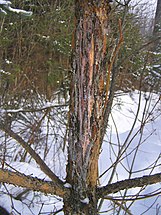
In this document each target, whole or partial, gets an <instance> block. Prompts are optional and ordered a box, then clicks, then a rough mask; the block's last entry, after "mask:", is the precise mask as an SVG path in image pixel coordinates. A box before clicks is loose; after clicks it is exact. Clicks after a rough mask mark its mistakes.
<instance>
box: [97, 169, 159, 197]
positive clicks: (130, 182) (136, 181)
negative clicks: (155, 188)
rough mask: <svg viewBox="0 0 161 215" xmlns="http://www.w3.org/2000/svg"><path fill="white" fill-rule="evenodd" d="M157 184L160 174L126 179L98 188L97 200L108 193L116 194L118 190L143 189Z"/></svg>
mask: <svg viewBox="0 0 161 215" xmlns="http://www.w3.org/2000/svg"><path fill="white" fill-rule="evenodd" d="M159 182H161V173H157V174H154V175H146V176H143V177H138V178H133V179H126V180H123V181H119V182H116V183H113V184H108V185H106V186H104V187H101V188H98V190H97V193H98V196H99V198H103V197H105V196H106V195H108V194H110V193H117V192H118V191H120V190H124V189H130V188H135V187H143V186H147V185H151V184H156V183H159Z"/></svg>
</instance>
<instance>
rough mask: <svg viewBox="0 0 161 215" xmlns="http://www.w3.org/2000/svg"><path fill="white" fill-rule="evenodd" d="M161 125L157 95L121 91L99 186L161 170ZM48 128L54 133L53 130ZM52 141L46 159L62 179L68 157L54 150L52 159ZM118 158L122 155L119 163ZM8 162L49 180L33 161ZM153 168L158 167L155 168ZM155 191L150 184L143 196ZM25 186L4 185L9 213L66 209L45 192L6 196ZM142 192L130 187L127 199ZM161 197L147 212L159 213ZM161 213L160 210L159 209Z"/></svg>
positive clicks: (135, 209) (1, 198)
mask: <svg viewBox="0 0 161 215" xmlns="http://www.w3.org/2000/svg"><path fill="white" fill-rule="evenodd" d="M52 105H53V104H52ZM53 123H55V122H53ZM45 125H46V123H45V122H44V124H43V127H42V133H43V134H44V135H45V133H46V132H47V129H46V128H45ZM19 126H21V124H18V127H19ZM51 126H52V125H51ZM160 127H161V101H160V100H159V96H158V95H156V94H149V93H146V94H145V93H141V94H140V92H138V91H135V92H133V93H131V95H130V94H123V93H122V92H118V96H117V97H116V99H115V101H114V104H113V109H112V114H111V117H110V122H109V126H108V129H107V134H106V137H105V140H104V144H103V147H102V151H101V155H100V160H99V167H100V175H101V177H100V182H101V184H102V185H105V184H107V183H108V182H109V181H110V182H111V183H112V182H116V181H118V180H123V179H127V178H134V177H138V176H142V175H147V174H150V173H152V174H154V173H157V172H160V170H161V169H160V164H161V161H160V152H161V129H160ZM50 132H52V130H51V131H50ZM50 132H49V133H50ZM54 132H58V133H59V135H60V134H61V135H62V133H61V132H60V131H58V130H57V131H54ZM127 137H128V138H127ZM48 140H49V147H50V151H49V154H50V156H49V158H50V160H48V161H47V162H48V163H49V165H51V166H52V169H53V170H54V171H55V172H56V173H57V174H58V175H60V177H61V178H62V179H63V177H64V176H65V167H63V168H62V166H63V164H64V161H65V156H64V155H61V153H60V152H59V153H58V152H57V153H56V154H54V159H51V156H52V155H53V153H54V152H55V151H54V150H53V147H55V146H52V145H51V142H52V141H53V140H52V137H51V138H49V139H48ZM50 141H51V142H50ZM11 144H13V145H15V142H14V141H13V142H11ZM11 151H12V150H11ZM56 151H59V150H56ZM15 152H16V151H14V153H15ZM118 156H120V159H119V160H118V161H117V157H118ZM47 157H48V156H47ZM51 160H52V161H51ZM58 160H59V162H58ZM54 162H55V163H56V165H55V166H53V163H54ZM65 162H66V161H65ZM113 163H116V164H117V165H116V166H115V167H112V165H113ZM9 164H10V165H11V166H12V168H15V169H17V170H18V171H20V172H23V173H25V174H28V175H30V174H31V175H33V176H36V177H38V178H45V175H44V174H43V173H42V172H41V171H40V170H39V169H38V168H37V166H36V164H35V163H34V162H30V163H29V164H28V163H25V162H18V161H14V162H10V163H9ZM154 166H157V167H156V168H155V167H154ZM113 168H115V171H114V172H112V169H113ZM147 168H148V169H147ZM45 179H47V178H45ZM157 189H160V184H157V185H153V186H150V187H148V188H147V189H145V190H143V191H142V192H141V193H139V194H141V195H143V194H149V193H151V192H153V191H154V190H157ZM22 190H23V189H21V188H18V187H15V186H13V185H5V186H3V185H1V192H0V205H1V206H3V207H4V208H6V209H7V210H8V211H9V212H11V211H12V212H14V214H16V215H18V214H19V213H20V214H22V215H38V214H50V212H51V211H53V212H54V211H57V210H59V209H60V208H62V205H63V204H62V200H61V199H60V198H57V197H53V196H51V195H48V196H45V195H42V194H41V193H37V192H34V193H32V192H30V193H29V194H28V193H26V195H24V199H23V201H19V200H16V199H15V198H12V196H11V195H8V191H9V192H10V193H11V194H12V195H13V196H14V197H16V196H18V194H19V193H21V192H22ZM139 191H140V188H136V189H131V190H129V191H128V193H127V194H128V195H129V198H132V197H131V195H135V194H136V193H138V192H139ZM158 191H159V190H158ZM160 191H161V190H160ZM123 194H124V191H122V192H121V193H119V194H115V195H114V196H115V197H119V196H120V195H123ZM155 199H156V197H153V198H147V199H144V200H139V201H135V202H134V204H133V205H132V207H131V208H130V211H131V214H143V212H144V211H145V210H147V208H148V207H149V206H150V205H152V204H153V203H154V200H155ZM160 201H161V198H160V196H159V194H158V195H157V199H156V201H155V203H154V205H152V207H151V208H150V210H149V211H147V212H145V213H144V214H148V215H150V214H156V210H157V208H159V207H161V204H160ZM129 204H130V202H128V203H127V205H129ZM29 206H30V207H29ZM109 208H110V206H109V202H108V201H105V202H104V203H103V206H102V209H101V211H106V212H105V213H103V214H111V212H109V213H108V212H107V210H108V209H109ZM16 210H17V211H16ZM58 214H59V215H61V214H63V213H62V212H60V213H58ZM115 214H117V213H115ZM122 214H123V213H122ZM158 214H161V210H160V213H158Z"/></svg>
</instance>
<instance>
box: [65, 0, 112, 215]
mask: <svg viewBox="0 0 161 215" xmlns="http://www.w3.org/2000/svg"><path fill="white" fill-rule="evenodd" d="M75 11H76V13H75V17H76V21H75V23H76V24H75V26H76V28H75V36H74V37H75V38H74V45H73V57H72V80H71V89H70V98H71V100H70V113H69V150H68V165H67V182H68V183H70V184H72V192H73V193H72V195H71V198H70V199H67V200H65V207H64V209H65V214H97V211H96V207H97V198H96V195H95V194H96V190H95V189H96V184H97V177H98V157H99V152H100V146H101V142H102V138H101V129H102V125H103V114H104V104H105V97H106V95H105V92H106V87H105V86H104V84H105V83H106V82H107V81H106V79H107V77H108V76H107V69H106V65H107V64H106V61H107V59H106V43H107V41H106V40H107V36H106V33H107V31H108V15H109V11H110V5H109V3H108V1H107V0H99V1H94V0H93V1H92V0H88V1H87V0H77V1H76V2H75ZM106 93H108V92H106ZM86 198H88V199H86ZM84 199H86V200H89V204H84V203H83V202H84ZM81 200H82V201H81ZM85 205H86V207H85Z"/></svg>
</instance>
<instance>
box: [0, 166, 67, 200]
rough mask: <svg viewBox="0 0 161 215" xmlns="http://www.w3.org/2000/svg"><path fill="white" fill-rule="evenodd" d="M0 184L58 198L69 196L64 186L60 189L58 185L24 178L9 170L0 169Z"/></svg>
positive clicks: (32, 178) (27, 177)
mask: <svg viewBox="0 0 161 215" xmlns="http://www.w3.org/2000/svg"><path fill="white" fill-rule="evenodd" d="M0 182H4V183H8V184H13V185H16V186H20V187H24V188H27V189H29V190H34V191H38V192H43V193H45V194H52V195H57V196H60V197H64V195H69V194H70V191H69V188H66V187H64V186H63V187H62V186H60V185H59V184H58V183H55V182H50V181H44V180H42V179H38V178H34V177H31V176H26V175H24V174H21V173H18V172H12V171H10V170H4V169H0Z"/></svg>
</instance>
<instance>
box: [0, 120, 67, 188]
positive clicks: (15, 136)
mask: <svg viewBox="0 0 161 215" xmlns="http://www.w3.org/2000/svg"><path fill="white" fill-rule="evenodd" d="M0 129H1V130H2V131H4V132H5V133H7V134H8V135H9V136H10V137H12V138H13V139H15V140H16V141H17V142H18V143H19V144H20V145H21V146H22V147H23V148H24V149H25V150H26V151H27V152H28V153H29V154H30V155H31V157H32V158H33V159H34V160H35V161H36V162H37V164H38V165H39V166H40V168H41V170H42V171H43V172H44V173H45V174H46V175H47V176H49V178H51V179H52V181H53V182H56V183H58V184H59V185H60V186H62V187H63V182H62V181H61V180H60V179H59V178H58V177H57V176H56V175H55V174H54V173H53V172H52V171H51V169H50V168H49V167H48V166H47V165H46V163H45V162H44V161H43V160H42V159H41V157H40V156H39V155H38V154H37V153H36V152H35V151H34V150H33V149H32V148H31V146H30V145H29V144H27V143H26V142H25V141H24V140H23V139H22V138H21V137H20V136H19V135H18V134H16V133H15V132H13V131H12V130H11V129H9V128H7V127H6V126H5V125H4V124H3V123H2V122H1V124H0Z"/></svg>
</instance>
